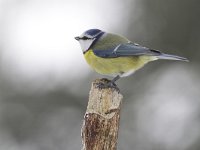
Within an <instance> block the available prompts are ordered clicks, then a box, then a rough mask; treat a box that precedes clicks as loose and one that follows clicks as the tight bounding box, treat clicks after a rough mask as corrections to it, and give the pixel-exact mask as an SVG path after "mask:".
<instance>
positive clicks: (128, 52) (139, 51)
mask: <svg viewBox="0 0 200 150" xmlns="http://www.w3.org/2000/svg"><path fill="white" fill-rule="evenodd" d="M93 52H94V54H95V55H96V56H99V57H103V58H116V57H128V56H140V55H149V56H159V55H161V52H159V51H157V50H151V49H149V48H147V47H143V46H140V45H138V44H134V43H126V44H119V45H117V46H116V47H113V48H112V49H108V50H97V49H94V50H93Z"/></svg>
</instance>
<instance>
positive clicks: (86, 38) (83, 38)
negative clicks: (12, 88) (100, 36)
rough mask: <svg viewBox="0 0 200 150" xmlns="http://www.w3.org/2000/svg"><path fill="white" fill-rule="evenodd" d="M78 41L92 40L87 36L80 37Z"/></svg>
mask: <svg viewBox="0 0 200 150" xmlns="http://www.w3.org/2000/svg"><path fill="white" fill-rule="evenodd" d="M80 39H82V40H90V39H92V38H89V37H87V36H83V37H81V38H80Z"/></svg>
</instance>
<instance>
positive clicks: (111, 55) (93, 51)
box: [75, 29, 188, 88]
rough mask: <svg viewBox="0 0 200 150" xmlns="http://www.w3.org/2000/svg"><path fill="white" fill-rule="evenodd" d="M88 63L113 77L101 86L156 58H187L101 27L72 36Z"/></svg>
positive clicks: (107, 85) (182, 59) (98, 70)
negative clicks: (150, 46) (159, 49)
mask: <svg viewBox="0 0 200 150" xmlns="http://www.w3.org/2000/svg"><path fill="white" fill-rule="evenodd" d="M75 39H76V40H77V41H78V42H79V44H80V47H81V49H82V52H83V55H84V57H85V59H86V61H87V63H88V64H89V65H90V66H91V67H92V68H93V69H94V70H95V71H96V72H97V73H99V74H103V75H108V76H112V77H114V78H113V79H112V80H111V81H110V82H109V83H107V84H106V85H103V86H102V85H101V88H104V87H113V86H116V84H115V82H116V81H117V80H118V79H120V78H121V77H127V76H129V75H131V74H133V73H134V72H135V71H136V70H138V69H140V68H142V67H143V66H144V65H145V64H147V63H148V62H151V61H155V60H158V59H167V60H179V61H186V62H187V61H188V59H187V58H184V57H180V56H177V55H171V54H165V53H162V52H160V51H158V50H154V49H151V48H147V47H144V46H141V45H139V44H137V43H134V42H131V41H130V40H128V39H127V38H126V37H124V36H122V35H119V34H114V33H108V32H105V31H102V30H100V29H89V30H86V31H85V32H83V33H82V34H81V35H80V36H77V37H75Z"/></svg>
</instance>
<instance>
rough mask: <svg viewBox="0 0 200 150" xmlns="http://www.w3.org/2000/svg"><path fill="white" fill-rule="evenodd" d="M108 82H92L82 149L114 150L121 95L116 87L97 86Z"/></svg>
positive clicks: (102, 80)
mask: <svg viewBox="0 0 200 150" xmlns="http://www.w3.org/2000/svg"><path fill="white" fill-rule="evenodd" d="M107 82H109V81H108V80H106V79H97V80H95V81H94V82H93V83H92V87H91V90H90V95H89V101H88V106H87V110H86V114H85V116H84V121H83V127H82V140H83V150H116V148H117V137H118V130H119V120H120V105H121V101H122V95H121V94H120V93H119V90H118V88H105V89H100V88H98V85H99V84H102V83H103V84H104V83H107Z"/></svg>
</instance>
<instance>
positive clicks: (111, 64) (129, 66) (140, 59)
mask: <svg viewBox="0 0 200 150" xmlns="http://www.w3.org/2000/svg"><path fill="white" fill-rule="evenodd" d="M84 57H85V59H86V61H87V63H88V64H89V65H90V66H91V67H92V68H93V69H94V70H95V71H96V72H98V73H100V74H104V75H110V76H116V75H120V76H122V77H123V76H128V75H130V74H132V73H133V72H134V71H135V70H137V69H139V68H141V67H142V66H143V65H144V64H146V63H147V62H149V61H150V58H149V57H148V56H132V57H116V58H102V57H98V56H96V55H95V54H94V52H93V50H92V49H90V50H88V51H87V52H86V53H85V54H84Z"/></svg>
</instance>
